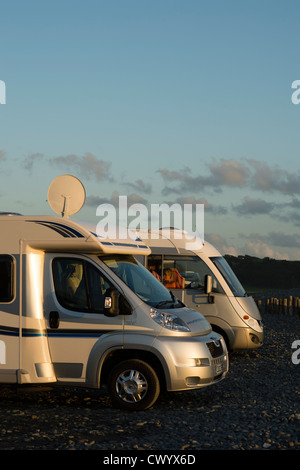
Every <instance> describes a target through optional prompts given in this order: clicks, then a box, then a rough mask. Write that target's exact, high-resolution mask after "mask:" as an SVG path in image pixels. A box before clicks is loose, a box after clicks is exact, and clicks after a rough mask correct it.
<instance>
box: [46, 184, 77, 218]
mask: <svg viewBox="0 0 300 470" xmlns="http://www.w3.org/2000/svg"><path fill="white" fill-rule="evenodd" d="M48 202H49V204H50V207H51V209H53V210H54V212H56V213H57V214H60V215H61V216H62V217H66V218H68V217H69V215H73V214H76V213H77V212H79V211H80V209H81V208H82V206H83V204H84V202H85V189H84V186H83V184H82V183H81V181H80V180H79V179H78V178H76V177H75V176H72V175H61V176H58V177H57V178H55V180H53V181H52V183H51V184H50V186H49V189H48Z"/></svg>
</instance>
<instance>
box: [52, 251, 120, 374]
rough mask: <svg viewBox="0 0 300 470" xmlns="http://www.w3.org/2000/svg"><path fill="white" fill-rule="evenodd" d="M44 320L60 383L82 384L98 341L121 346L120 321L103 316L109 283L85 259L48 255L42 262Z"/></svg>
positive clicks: (90, 262)
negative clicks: (111, 339) (89, 358)
mask: <svg viewBox="0 0 300 470" xmlns="http://www.w3.org/2000/svg"><path fill="white" fill-rule="evenodd" d="M45 266H46V268H45V269H46V272H45V316H46V319H47V332H48V338H49V346H50V353H51V357H52V361H53V365H54V370H55V374H56V376H57V379H58V380H61V381H74V380H75V381H78V382H80V381H83V382H84V381H85V376H86V365H87V361H88V357H89V355H90V352H91V350H92V348H93V346H94V344H95V343H96V342H97V341H105V340H107V337H109V335H111V334H114V344H116V342H118V341H119V343H120V345H122V342H123V317H122V316H116V317H108V316H106V315H105V314H104V312H105V310H104V302H105V298H107V297H106V293H107V291H108V289H111V288H112V287H113V286H112V283H111V281H110V280H109V279H107V277H106V276H105V275H104V274H103V273H102V272H101V270H100V269H99V266H98V265H97V264H96V263H94V261H93V260H92V259H90V258H88V257H84V256H75V255H58V254H57V255H53V254H48V255H47V256H46V261H45Z"/></svg>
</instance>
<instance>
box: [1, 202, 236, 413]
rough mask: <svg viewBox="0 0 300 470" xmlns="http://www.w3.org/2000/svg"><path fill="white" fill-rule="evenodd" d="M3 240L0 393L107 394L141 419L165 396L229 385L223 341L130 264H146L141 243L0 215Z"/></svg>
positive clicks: (73, 225)
mask: <svg viewBox="0 0 300 470" xmlns="http://www.w3.org/2000/svg"><path fill="white" fill-rule="evenodd" d="M69 202H70V201H69ZM69 207H70V206H69ZM0 237H1V238H0V383H16V384H29V383H30V384H45V383H58V384H59V383H60V384H68V385H74V384H75V385H77V386H79V385H82V386H86V387H93V388H99V387H100V386H101V385H103V384H107V386H108V389H109V391H110V394H111V396H112V398H113V400H114V401H115V403H117V404H118V405H119V406H122V407H125V408H127V409H137V410H138V409H145V408H148V407H150V406H151V405H152V404H153V403H154V402H155V401H156V399H157V397H158V395H159V391H160V389H161V388H162V387H165V388H166V390H168V391H177V390H189V389H197V388H201V387H206V386H208V385H211V384H215V383H217V382H218V381H220V380H222V379H223V378H224V377H225V376H226V374H227V371H228V354H227V348H226V344H225V342H224V340H223V338H222V336H220V335H219V334H218V333H215V332H213V331H212V328H211V325H210V324H209V322H208V321H207V320H206V319H205V318H204V317H203V316H202V315H201V314H199V312H197V311H196V310H193V309H190V308H188V307H186V306H184V305H183V304H182V303H181V302H180V301H178V300H176V299H175V298H174V296H173V295H172V294H171V293H170V291H169V290H168V289H166V288H165V287H164V286H163V285H162V284H161V283H160V282H159V281H158V280H156V279H155V278H154V276H152V274H151V273H149V271H148V270H147V269H146V268H145V267H144V266H142V265H141V264H140V263H139V262H138V261H137V260H136V259H135V258H134V256H139V255H141V256H147V255H149V254H150V249H149V248H148V247H147V246H146V245H145V243H144V242H142V241H140V240H138V239H136V240H132V239H129V240H123V239H122V240H115V239H114V240H109V239H101V238H100V237H98V236H97V235H96V234H95V230H94V229H93V228H91V226H88V225H86V224H84V223H79V222H75V221H73V220H71V219H68V218H65V217H63V218H61V217H56V216H47V217H41V216H34V217H31V216H21V215H16V214H3V215H0Z"/></svg>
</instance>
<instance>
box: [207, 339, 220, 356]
mask: <svg viewBox="0 0 300 470" xmlns="http://www.w3.org/2000/svg"><path fill="white" fill-rule="evenodd" d="M206 345H207V347H208V349H209V352H210V354H211V355H212V357H219V356H222V354H223V346H222V343H221V341H211V342H210V343H206Z"/></svg>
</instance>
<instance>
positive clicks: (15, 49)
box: [0, 0, 300, 260]
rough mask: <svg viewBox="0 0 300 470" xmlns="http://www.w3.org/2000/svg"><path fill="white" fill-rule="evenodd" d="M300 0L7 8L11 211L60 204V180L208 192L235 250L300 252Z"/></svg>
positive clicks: (2, 124) (106, 188)
mask: <svg viewBox="0 0 300 470" xmlns="http://www.w3.org/2000/svg"><path fill="white" fill-rule="evenodd" d="M299 13H300V5H299V2H297V1H293V0H288V1H281V0H280V1H269V0H264V1H260V2H258V1H256V0H255V1H231V0H228V1H221V0H215V1H210V2H206V1H202V0H198V1H195V0H185V1H183V0H182V1H178V0H160V1H156V0H151V1H150V0H139V1H137V0H111V1H108V0H106V1H101V0H98V1H93V0H86V1H85V2H82V1H77V0H73V1H68V0H62V1H60V2H58V1H56V0H52V1H51V2H46V1H41V0H40V1H32V0H29V1H26V2H24V1H20V0H19V1H18V0H15V1H14V0H12V1H10V2H5V3H4V4H2V5H1V28H0V41H1V48H0V80H2V81H4V82H5V84H6V104H1V105H0V178H1V185H0V210H3V211H8V210H11V211H17V212H21V213H29V214H51V213H52V211H51V208H50V207H49V205H48V204H47V202H46V199H47V191H48V186H49V184H50V183H51V181H52V180H53V179H54V178H55V177H56V176H58V175H60V174H66V173H67V174H72V175H74V176H77V177H78V178H80V180H81V181H82V182H83V184H84V186H85V189H86V194H87V200H86V204H85V206H84V208H83V209H82V210H81V211H80V212H79V214H78V218H81V219H84V220H97V217H96V208H97V205H98V204H100V203H101V202H103V201H115V200H116V196H117V195H127V196H128V198H129V200H130V201H135V202H144V203H147V204H151V203H159V204H160V203H163V202H167V203H171V202H180V203H183V202H195V203H196V202H197V203H202V202H205V228H204V231H205V236H206V238H207V239H209V240H210V241H212V242H213V243H215V244H216V246H217V247H218V248H219V249H220V251H222V252H223V253H232V254H250V255H254V256H259V257H264V256H270V257H274V258H287V259H291V260H294V259H300V233H299V226H300V212H299V209H300V184H299V183H298V181H300V178H299V177H300V159H299V157H300V150H299V147H300V146H299V131H300V104H299V105H295V104H293V103H292V101H291V96H292V93H293V90H292V88H291V84H292V82H293V81H294V80H300V67H299V24H298V22H299Z"/></svg>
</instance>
